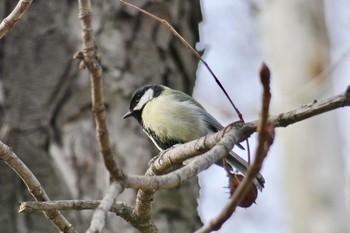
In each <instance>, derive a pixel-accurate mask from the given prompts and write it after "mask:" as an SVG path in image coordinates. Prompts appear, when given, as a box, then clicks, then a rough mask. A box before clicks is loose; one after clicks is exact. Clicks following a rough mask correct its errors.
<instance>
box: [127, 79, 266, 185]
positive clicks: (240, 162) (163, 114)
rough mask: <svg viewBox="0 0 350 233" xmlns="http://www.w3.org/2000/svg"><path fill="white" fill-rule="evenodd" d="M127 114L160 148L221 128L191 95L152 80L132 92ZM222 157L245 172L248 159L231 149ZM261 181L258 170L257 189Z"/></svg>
mask: <svg viewBox="0 0 350 233" xmlns="http://www.w3.org/2000/svg"><path fill="white" fill-rule="evenodd" d="M131 116H132V117H134V118H135V119H136V120H137V121H138V122H139V124H140V125H141V126H142V127H143V130H144V132H145V133H146V134H147V136H148V137H149V138H150V139H151V140H152V142H153V143H154V144H155V145H156V146H157V148H158V149H159V150H160V151H163V150H166V149H168V148H170V147H172V146H174V145H175V144H179V143H186V142H189V141H192V140H195V139H198V138H200V137H202V136H205V135H207V134H209V133H214V132H218V131H220V130H222V129H223V128H224V127H223V126H222V125H221V124H220V123H219V122H218V121H217V120H216V119H215V118H214V117H213V116H212V115H210V114H209V113H208V112H207V111H206V110H205V109H204V108H203V107H202V105H200V104H199V103H198V102H197V101H196V100H195V99H193V98H192V97H191V96H189V95H187V94H185V93H183V92H181V91H177V90H173V89H171V88H169V87H166V86H163V85H156V84H155V85H145V86H142V87H140V88H139V89H137V90H136V91H135V92H134V94H133V95H132V98H131V102H130V107H129V111H128V112H127V113H126V114H125V115H124V116H123V119H125V118H128V117H131ZM226 161H227V162H228V163H229V165H231V166H233V167H235V168H237V169H238V170H239V171H240V172H242V173H243V174H245V173H246V172H247V168H248V163H247V162H246V161H245V160H244V159H243V158H241V157H240V156H239V155H237V154H236V153H234V152H233V151H231V152H230V156H228V157H227V158H226ZM218 164H219V165H221V166H222V164H223V163H218ZM264 183H265V180H264V177H263V176H262V175H261V174H260V173H258V175H257V177H256V181H255V184H256V185H257V186H258V188H259V189H260V190H261V189H262V188H263V187H264Z"/></svg>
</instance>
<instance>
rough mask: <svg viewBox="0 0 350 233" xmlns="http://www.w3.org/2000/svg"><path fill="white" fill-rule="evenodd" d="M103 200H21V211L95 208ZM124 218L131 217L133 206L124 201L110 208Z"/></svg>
mask: <svg viewBox="0 0 350 233" xmlns="http://www.w3.org/2000/svg"><path fill="white" fill-rule="evenodd" d="M101 202H102V201H99V200H59V201H26V202H21V203H20V206H19V210H18V212H19V213H32V212H35V211H43V210H94V209H96V208H97V207H98V206H99V205H100V204H101ZM109 211H110V212H113V213H115V214H117V215H119V216H122V217H123V218H126V219H127V218H130V216H131V213H132V208H130V207H129V206H127V205H126V204H124V203H122V202H116V203H114V204H113V205H112V207H111V208H110V210H109Z"/></svg>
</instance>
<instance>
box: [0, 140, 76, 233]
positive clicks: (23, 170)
mask: <svg viewBox="0 0 350 233" xmlns="http://www.w3.org/2000/svg"><path fill="white" fill-rule="evenodd" d="M0 159H1V160H3V161H4V162H5V163H6V164H7V165H8V166H9V167H10V168H11V169H12V170H14V171H15V172H16V173H17V175H18V176H19V177H20V178H21V179H22V181H23V182H24V184H25V185H26V186H27V189H28V191H29V192H30V194H31V195H32V196H33V197H34V199H35V200H37V201H49V200H50V199H49V197H48V195H47V194H46V192H45V190H44V189H43V187H42V186H41V184H40V183H39V181H38V180H37V179H36V177H35V176H34V174H33V173H32V172H31V171H30V170H29V168H28V167H27V166H26V165H25V164H24V163H23V162H22V161H21V159H20V158H18V156H17V155H16V154H15V153H14V152H13V151H12V149H11V148H10V147H8V146H6V145H5V144H4V143H2V142H0ZM43 212H44V215H45V217H46V218H47V219H48V220H50V221H51V222H52V223H53V224H54V225H55V226H56V227H57V228H58V229H59V230H60V231H61V232H67V233H68V232H69V233H72V232H76V231H75V230H74V228H73V226H72V225H71V224H70V223H69V222H68V221H67V219H66V218H65V217H64V216H63V215H62V214H61V212H59V211H58V210H44V211H43Z"/></svg>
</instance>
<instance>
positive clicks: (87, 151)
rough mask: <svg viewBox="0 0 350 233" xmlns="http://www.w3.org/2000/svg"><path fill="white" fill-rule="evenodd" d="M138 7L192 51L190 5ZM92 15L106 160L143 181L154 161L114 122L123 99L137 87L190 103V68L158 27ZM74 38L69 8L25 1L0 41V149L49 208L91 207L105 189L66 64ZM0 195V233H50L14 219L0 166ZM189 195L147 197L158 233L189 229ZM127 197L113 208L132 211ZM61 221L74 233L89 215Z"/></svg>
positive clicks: (98, 10)
mask: <svg viewBox="0 0 350 233" xmlns="http://www.w3.org/2000/svg"><path fill="white" fill-rule="evenodd" d="M14 4H15V3H12V2H8V1H5V2H2V3H0V15H1V16H4V15H7V14H8V13H9V12H10V11H11V10H12V9H13V7H14ZM140 6H141V7H142V8H144V9H146V10H148V11H150V12H152V13H154V14H156V15H158V16H160V17H163V18H166V19H167V20H168V21H169V22H170V23H171V24H172V25H173V26H174V27H175V28H176V29H177V30H178V31H179V32H180V33H181V34H182V35H184V37H185V38H186V39H187V40H188V42H189V43H190V44H192V45H194V44H195V43H196V41H198V23H199V21H200V20H201V13H200V7H199V1H186V2H180V1H179V0H171V1H166V2H162V1H157V2H156V3H151V2H147V1H143V4H140ZM92 13H93V15H92V18H93V25H94V31H95V33H96V40H97V41H96V42H97V45H98V49H99V51H100V54H101V58H102V65H103V67H104V84H105V87H104V88H105V89H104V90H105V99H106V106H107V117H108V119H107V120H108V127H109V132H110V136H111V140H112V146H113V150H114V153H115V155H117V156H118V162H119V163H120V164H121V165H122V168H123V170H124V171H125V172H126V173H128V174H144V172H145V170H146V168H147V163H148V161H149V159H150V158H151V156H154V155H156V154H157V153H158V152H157V151H156V150H155V148H154V146H153V145H152V144H151V142H150V141H149V140H148V139H147V137H146V136H145V134H144V133H143V132H142V130H141V129H140V127H139V126H138V125H137V123H136V121H132V120H122V116H123V114H124V113H125V112H126V111H127V109H128V104H129V100H130V97H131V94H132V93H133V91H134V90H135V89H136V88H138V87H139V86H141V85H144V84H147V83H161V84H165V85H169V86H171V87H173V88H176V89H179V90H183V91H186V92H188V93H190V92H191V91H192V88H193V85H194V81H195V72H196V67H197V61H196V59H195V58H194V57H193V56H192V55H191V54H190V53H189V52H188V50H187V49H186V48H185V47H184V46H183V45H181V44H180V43H179V42H178V41H177V40H176V39H175V38H174V37H173V35H172V33H171V32H169V31H168V29H167V28H166V27H165V26H163V25H161V24H159V23H158V22H156V21H154V20H153V19H150V18H149V17H146V16H144V15H142V14H140V13H139V12H136V11H135V10H133V9H131V8H127V7H125V6H122V5H121V4H119V3H118V2H110V1H98V2H93V5H92ZM80 32H81V30H80V22H79V20H78V8H77V4H76V2H75V1H64V2H60V3H56V2H52V1H34V2H33V3H32V5H31V7H30V9H29V11H28V12H27V13H26V14H25V15H24V17H23V18H22V19H21V20H20V22H19V23H18V24H17V25H16V27H15V28H14V29H13V30H12V31H11V32H9V34H8V35H7V36H6V37H4V38H3V39H2V40H1V41H0V68H1V69H0V70H1V86H0V88H2V89H1V98H0V101H1V124H2V128H1V135H0V136H1V140H2V141H4V142H5V143H7V144H8V145H9V146H11V147H12V148H13V150H14V152H15V153H16V154H17V155H19V156H20V157H21V159H22V160H23V161H24V162H25V163H26V164H27V165H28V167H29V168H30V169H31V170H32V171H33V173H34V174H35V175H36V176H37V178H38V179H39V181H40V182H41V183H42V184H43V187H44V188H45V190H46V191H47V192H48V194H49V196H50V198H51V199H53V200H57V199H71V198H73V199H101V198H102V197H103V195H104V194H105V190H106V187H107V186H108V174H107V173H106V170H105V168H104V165H103V162H102V161H101V157H100V155H99V153H98V148H97V143H96V137H95V128H94V123H93V119H92V114H91V97H90V84H89V78H88V74H87V71H79V70H78V64H77V62H75V61H74V60H73V59H72V56H73V54H74V52H76V51H78V50H79V49H80V48H81V36H80ZM0 187H1V188H0V206H1V209H2V210H3V211H2V212H1V213H0V230H1V232H56V229H55V227H53V226H52V225H51V223H50V222H49V221H47V220H45V219H44V217H43V214H42V213H37V214H33V213H31V214H23V215H22V214H18V213H17V211H18V209H17V207H18V201H26V200H31V199H32V198H30V196H29V194H28V192H27V190H26V188H25V186H24V185H23V184H22V182H21V181H20V179H19V178H18V177H17V176H16V175H15V174H14V172H13V171H12V170H10V169H9V168H8V167H6V165H4V164H0ZM197 195H198V185H197V181H196V180H193V181H191V183H190V184H186V185H184V186H183V187H181V188H179V189H174V190H169V191H164V192H159V193H158V195H156V197H155V201H154V209H153V212H154V216H155V219H156V223H157V225H158V226H159V227H160V229H161V232H191V231H193V230H194V229H196V228H197V227H198V226H199V224H200V220H199V217H198V215H197V210H196V207H197V201H196V199H197ZM135 197H136V191H135V190H126V191H125V192H124V193H123V194H122V196H121V197H120V198H118V200H119V201H123V202H125V203H127V204H129V205H131V206H133V205H134V203H135ZM4 210H5V211H4ZM65 214H66V216H67V217H68V219H69V220H70V221H71V222H72V223H73V225H74V226H75V227H76V229H77V230H78V231H79V232H82V231H83V230H85V229H87V227H88V225H89V220H90V219H91V215H92V211H84V212H75V211H71V212H66V213H65ZM110 218H114V219H110V220H109V221H108V225H107V226H106V228H105V230H104V232H110V231H112V229H114V231H113V232H115V229H118V232H134V231H135V230H134V229H132V228H130V227H129V226H128V225H127V224H126V223H125V222H124V221H123V220H121V219H120V218H117V217H115V216H113V215H111V216H110ZM175 226H176V227H175Z"/></svg>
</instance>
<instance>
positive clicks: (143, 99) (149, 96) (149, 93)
mask: <svg viewBox="0 0 350 233" xmlns="http://www.w3.org/2000/svg"><path fill="white" fill-rule="evenodd" d="M153 96H154V91H153V89H148V90H147V91H146V92H145V93H144V94H143V96H142V97H141V99H140V101H139V102H138V103H137V105H136V106H135V108H134V110H140V109H141V108H143V106H145V104H146V103H147V102H148V101H150V100H151V99H152V98H153Z"/></svg>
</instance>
